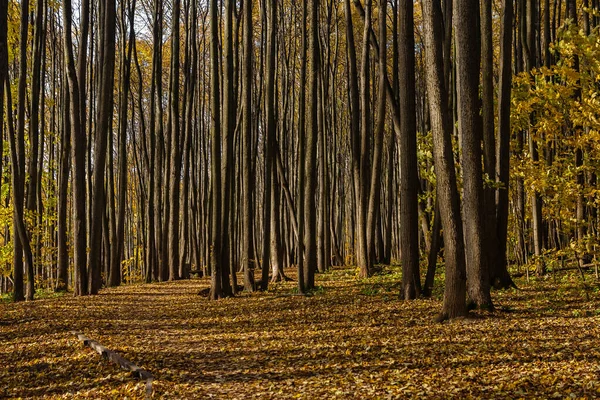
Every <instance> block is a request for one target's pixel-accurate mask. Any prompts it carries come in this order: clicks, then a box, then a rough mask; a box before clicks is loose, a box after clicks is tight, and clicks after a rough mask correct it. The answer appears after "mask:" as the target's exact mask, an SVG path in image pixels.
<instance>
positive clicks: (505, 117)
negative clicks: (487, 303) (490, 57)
mask: <svg viewBox="0 0 600 400" xmlns="http://www.w3.org/2000/svg"><path fill="white" fill-rule="evenodd" d="M502 10H503V13H502V26H501V32H500V38H501V41H500V83H499V92H498V135H497V141H496V154H497V158H496V181H497V182H498V183H499V184H500V185H501V186H500V187H499V188H498V190H497V191H496V219H497V225H496V231H497V232H496V235H497V236H496V237H497V241H498V242H497V243H498V257H497V259H496V260H495V261H494V260H492V262H491V263H490V275H491V276H490V278H491V280H492V283H493V284H494V286H496V287H498V288H508V287H510V286H514V283H513V282H512V279H511V278H510V275H509V274H508V259H507V250H508V249H507V243H508V204H509V201H508V198H509V196H508V195H509V182H510V133H511V128H510V100H511V98H510V97H511V96H510V95H511V86H512V68H511V65H512V32H513V29H512V23H513V14H514V13H513V1H512V0H504V1H503V6H502ZM490 245H491V244H490Z"/></svg>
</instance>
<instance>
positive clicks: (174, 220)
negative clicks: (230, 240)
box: [168, 0, 218, 280]
mask: <svg viewBox="0 0 600 400" xmlns="http://www.w3.org/2000/svg"><path fill="white" fill-rule="evenodd" d="M180 19H181V0H174V1H173V15H172V21H171V79H170V88H169V99H170V104H169V119H170V120H171V125H170V127H169V129H170V133H171V165H170V166H169V170H170V174H171V176H170V179H169V196H170V201H169V204H170V207H169V213H170V214H169V229H168V241H169V244H168V257H169V258H168V263H169V280H174V279H178V278H179V191H180V190H179V189H180V186H181V179H180V176H181V149H180V142H181V141H180V139H179V137H180V135H181V131H180V120H179V118H180V115H179V70H180V65H179V58H180V55H179V52H180V43H179V42H180V34H179V30H180ZM217 256H218V255H217Z"/></svg>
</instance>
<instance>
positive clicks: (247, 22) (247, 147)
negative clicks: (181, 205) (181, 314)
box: [241, 0, 255, 292]
mask: <svg viewBox="0 0 600 400" xmlns="http://www.w3.org/2000/svg"><path fill="white" fill-rule="evenodd" d="M243 13H244V57H243V63H242V104H243V106H242V107H243V116H242V118H243V121H242V198H241V202H242V255H241V257H242V267H243V268H244V289H245V290H246V291H249V292H252V291H254V289H255V288H254V265H253V264H254V260H253V255H252V254H253V249H252V236H253V234H252V227H253V222H252V219H253V218H252V186H251V185H252V179H251V174H252V162H251V161H252V52H253V45H252V43H253V41H252V40H253V39H252V36H253V35H252V1H251V0H247V1H246V2H245V3H244V10H243ZM254 257H255V255H254Z"/></svg>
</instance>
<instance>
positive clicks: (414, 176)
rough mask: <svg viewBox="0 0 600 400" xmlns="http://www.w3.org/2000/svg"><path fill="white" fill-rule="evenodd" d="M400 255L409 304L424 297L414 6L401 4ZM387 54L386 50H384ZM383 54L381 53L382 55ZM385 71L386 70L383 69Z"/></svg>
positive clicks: (404, 296) (407, 3)
mask: <svg viewBox="0 0 600 400" xmlns="http://www.w3.org/2000/svg"><path fill="white" fill-rule="evenodd" d="M399 7H400V14H399V20H400V52H399V53H400V70H399V75H400V93H399V97H400V113H401V117H400V124H401V128H400V145H399V153H400V227H401V232H400V235H401V236H400V251H401V260H402V293H401V296H402V298H404V299H405V300H411V299H415V298H416V297H417V296H419V294H420V293H421V281H420V277H419V211H418V201H419V200H418V196H417V193H418V186H419V177H418V172H417V151H416V150H417V126H416V104H415V96H416V94H415V54H414V26H413V20H414V16H413V3H412V2H410V1H404V2H401V3H400V6H399ZM380 48H381V50H380V52H381V51H382V50H383V46H382V47H380ZM380 54H381V53H380ZM380 58H381V56H380ZM383 68H384V67H383Z"/></svg>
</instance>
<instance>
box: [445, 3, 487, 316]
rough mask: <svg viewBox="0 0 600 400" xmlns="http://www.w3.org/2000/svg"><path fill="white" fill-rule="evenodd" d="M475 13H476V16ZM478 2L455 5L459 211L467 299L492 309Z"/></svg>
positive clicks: (479, 305)
mask: <svg viewBox="0 0 600 400" xmlns="http://www.w3.org/2000/svg"><path fill="white" fill-rule="evenodd" d="M476 11H477V12H476ZM478 14H479V1H478V0H465V1H459V2H457V3H456V4H455V12H454V21H455V26H454V30H455V32H456V38H455V42H456V64H457V71H456V75H457V100H458V104H457V106H458V129H459V131H460V135H461V139H462V154H463V157H462V169H463V198H464V203H463V211H464V221H465V222H464V225H465V250H466V260H467V278H468V285H467V286H468V294H469V299H470V301H471V302H473V303H474V304H475V305H476V306H477V307H480V308H487V309H492V308H493V304H492V298H491V294H490V281H489V277H488V276H489V271H488V266H487V262H486V261H487V259H486V254H485V236H484V203H483V201H484V198H483V175H482V169H481V162H482V151H481V142H482V136H481V119H480V113H479V109H480V103H479V72H480V70H479V62H478V60H479V59H480V48H479V45H478V43H477V41H476V40H473V38H476V37H477V35H478V30H479V21H478Z"/></svg>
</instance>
